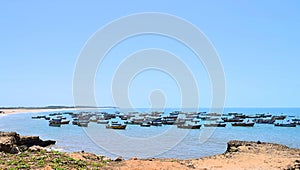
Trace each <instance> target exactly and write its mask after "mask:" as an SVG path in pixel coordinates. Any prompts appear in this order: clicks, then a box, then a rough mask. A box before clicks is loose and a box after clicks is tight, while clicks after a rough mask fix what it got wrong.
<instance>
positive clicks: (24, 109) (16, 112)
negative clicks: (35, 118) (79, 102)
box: [0, 108, 96, 114]
mask: <svg viewBox="0 0 300 170" xmlns="http://www.w3.org/2000/svg"><path fill="white" fill-rule="evenodd" d="M94 109H96V108H54V109H26V108H21V109H0V112H1V111H2V113H0V114H19V113H39V112H40V113H43V112H59V111H71V110H94Z"/></svg>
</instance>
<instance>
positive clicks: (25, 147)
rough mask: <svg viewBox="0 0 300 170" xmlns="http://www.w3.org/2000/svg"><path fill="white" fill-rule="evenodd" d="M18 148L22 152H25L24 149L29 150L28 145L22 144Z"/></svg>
mask: <svg viewBox="0 0 300 170" xmlns="http://www.w3.org/2000/svg"><path fill="white" fill-rule="evenodd" d="M18 148H19V150H20V151H21V152H24V151H27V150H28V146H26V145H21V146H19V147H18Z"/></svg>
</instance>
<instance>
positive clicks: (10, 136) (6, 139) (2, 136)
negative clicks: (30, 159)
mask: <svg viewBox="0 0 300 170" xmlns="http://www.w3.org/2000/svg"><path fill="white" fill-rule="evenodd" d="M53 144H55V141H53V140H45V141H43V140H41V139H40V138H39V137H38V136H20V135H19V134H18V133H16V132H1V131H0V152H2V151H3V152H7V153H18V152H22V151H25V150H27V149H28V148H29V147H31V146H34V145H37V146H41V147H46V146H49V145H53Z"/></svg>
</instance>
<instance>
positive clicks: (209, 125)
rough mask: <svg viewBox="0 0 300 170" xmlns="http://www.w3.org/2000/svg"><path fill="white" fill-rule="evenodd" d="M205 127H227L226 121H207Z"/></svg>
mask: <svg viewBox="0 0 300 170" xmlns="http://www.w3.org/2000/svg"><path fill="white" fill-rule="evenodd" d="M204 126H205V127H225V126H226V123H206V124H204Z"/></svg>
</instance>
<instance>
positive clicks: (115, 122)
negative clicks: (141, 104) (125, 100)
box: [106, 118, 127, 130]
mask: <svg viewBox="0 0 300 170" xmlns="http://www.w3.org/2000/svg"><path fill="white" fill-rule="evenodd" d="M126 126H127V125H126V124H124V122H123V121H122V120H121V119H120V118H115V119H111V120H110V121H109V122H108V125H106V128H107V129H120V130H124V129H126Z"/></svg>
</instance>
